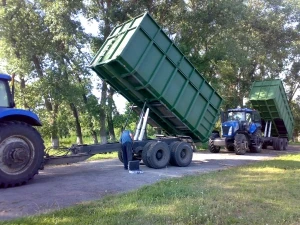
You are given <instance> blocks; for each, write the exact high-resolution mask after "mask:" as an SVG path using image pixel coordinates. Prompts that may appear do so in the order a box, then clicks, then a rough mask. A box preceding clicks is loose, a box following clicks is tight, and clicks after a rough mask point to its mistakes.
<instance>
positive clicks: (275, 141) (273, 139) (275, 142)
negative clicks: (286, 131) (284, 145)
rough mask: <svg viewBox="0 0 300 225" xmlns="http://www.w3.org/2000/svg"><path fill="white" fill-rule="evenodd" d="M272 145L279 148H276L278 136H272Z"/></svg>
mask: <svg viewBox="0 0 300 225" xmlns="http://www.w3.org/2000/svg"><path fill="white" fill-rule="evenodd" d="M272 146H273V149H274V150H279V148H278V138H277V137H273V138H272Z"/></svg>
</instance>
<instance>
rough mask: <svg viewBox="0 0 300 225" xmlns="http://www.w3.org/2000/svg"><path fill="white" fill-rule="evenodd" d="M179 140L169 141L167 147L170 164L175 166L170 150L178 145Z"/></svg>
mask: <svg viewBox="0 0 300 225" xmlns="http://www.w3.org/2000/svg"><path fill="white" fill-rule="evenodd" d="M179 143H180V141H174V142H171V144H169V149H170V151H171V156H170V162H169V163H170V164H171V165H173V166H176V164H175V163H176V162H175V161H174V157H172V150H173V148H175V146H176V145H179Z"/></svg>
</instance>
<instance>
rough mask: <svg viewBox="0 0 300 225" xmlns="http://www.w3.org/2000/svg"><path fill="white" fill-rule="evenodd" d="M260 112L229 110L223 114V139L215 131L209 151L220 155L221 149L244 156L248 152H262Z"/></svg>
mask: <svg viewBox="0 0 300 225" xmlns="http://www.w3.org/2000/svg"><path fill="white" fill-rule="evenodd" d="M261 121H262V120H261V117H260V114H259V112H258V111H256V110H252V109H248V108H236V109H229V110H228V111H227V112H222V113H221V122H222V130H221V133H222V135H221V137H220V133H219V132H218V131H214V132H213V133H212V135H211V137H210V139H209V150H210V152H212V153H218V152H219V151H220V149H221V147H225V148H226V149H227V150H228V151H232V152H233V151H234V152H235V153H236V154H237V155H244V154H245V153H246V152H247V151H250V152H256V153H258V152H261V149H262V144H263V139H262V132H261V129H262V124H261Z"/></svg>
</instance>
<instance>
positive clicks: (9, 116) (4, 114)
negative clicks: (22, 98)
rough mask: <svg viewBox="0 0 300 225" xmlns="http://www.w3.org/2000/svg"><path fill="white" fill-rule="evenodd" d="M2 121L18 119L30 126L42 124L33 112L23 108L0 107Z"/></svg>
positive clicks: (0, 119)
mask: <svg viewBox="0 0 300 225" xmlns="http://www.w3.org/2000/svg"><path fill="white" fill-rule="evenodd" d="M4 121H20V122H24V123H27V124H30V125H32V126H42V123H41V121H40V119H39V117H38V116H37V115H36V114H35V113H33V112H31V111H28V110H24V109H13V108H0V122H4Z"/></svg>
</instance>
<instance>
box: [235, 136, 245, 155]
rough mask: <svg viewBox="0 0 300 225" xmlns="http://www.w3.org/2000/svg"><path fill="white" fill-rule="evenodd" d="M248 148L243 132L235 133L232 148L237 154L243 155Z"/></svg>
mask: <svg viewBox="0 0 300 225" xmlns="http://www.w3.org/2000/svg"><path fill="white" fill-rule="evenodd" d="M247 149H248V141H247V138H246V136H245V135H244V134H236V135H235V138H234V150H235V154H237V155H245V153H246V151H247Z"/></svg>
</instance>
